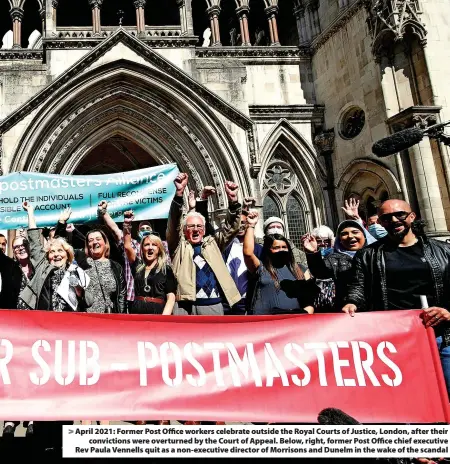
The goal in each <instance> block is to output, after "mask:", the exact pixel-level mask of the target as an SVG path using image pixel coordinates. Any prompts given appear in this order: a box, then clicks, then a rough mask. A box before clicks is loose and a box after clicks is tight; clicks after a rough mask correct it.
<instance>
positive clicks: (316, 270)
mask: <svg viewBox="0 0 450 464" xmlns="http://www.w3.org/2000/svg"><path fill="white" fill-rule="evenodd" d="M306 259H307V260H308V268H309V272H311V274H312V276H313V277H314V278H316V279H333V281H334V284H335V289H336V296H335V298H334V304H333V309H334V310H335V311H340V310H341V309H342V307H343V306H344V305H345V303H344V301H345V297H346V296H347V293H348V286H349V285H350V283H351V282H352V280H353V274H354V273H353V269H352V261H353V258H352V257H351V256H349V255H347V254H345V253H338V252H336V251H333V252H332V253H330V254H329V255H328V256H326V257H324V258H323V257H322V255H321V254H320V251H318V252H316V253H306Z"/></svg>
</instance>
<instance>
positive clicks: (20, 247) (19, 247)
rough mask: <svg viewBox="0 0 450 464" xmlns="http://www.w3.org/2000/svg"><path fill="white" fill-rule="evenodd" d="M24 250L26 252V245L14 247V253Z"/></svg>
mask: <svg viewBox="0 0 450 464" xmlns="http://www.w3.org/2000/svg"><path fill="white" fill-rule="evenodd" d="M22 248H23V249H24V250H26V247H25V245H14V246H13V250H14V251H16V250H19V249H22Z"/></svg>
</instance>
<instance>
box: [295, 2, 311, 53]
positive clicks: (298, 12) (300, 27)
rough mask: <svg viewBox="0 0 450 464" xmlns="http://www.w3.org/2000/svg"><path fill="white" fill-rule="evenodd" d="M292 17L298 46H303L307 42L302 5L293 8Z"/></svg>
mask: <svg viewBox="0 0 450 464" xmlns="http://www.w3.org/2000/svg"><path fill="white" fill-rule="evenodd" d="M294 15H295V20H296V22H297V31H298V41H299V44H304V43H305V42H308V38H307V35H306V25H305V8H303V6H302V5H300V4H297V5H296V6H295V8H294Z"/></svg>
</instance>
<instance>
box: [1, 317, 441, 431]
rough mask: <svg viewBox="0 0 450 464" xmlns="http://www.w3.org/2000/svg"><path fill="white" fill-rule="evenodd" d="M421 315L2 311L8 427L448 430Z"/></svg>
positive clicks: (432, 347) (435, 358) (432, 345)
mask: <svg viewBox="0 0 450 464" xmlns="http://www.w3.org/2000/svg"><path fill="white" fill-rule="evenodd" d="M419 314H420V312H419V311H389V312H375V313H368V314H356V316H355V317H354V318H350V317H349V316H347V315H345V314H329V315H322V314H316V315H313V316H309V315H299V316H267V317H264V316H255V317H228V316H226V317H213V316H203V317H202V316H171V317H163V316H134V315H95V314H72V313H53V312H44V311H1V312H0V324H1V345H0V398H1V399H0V411H1V414H2V417H3V418H6V419H8V420H33V419H34V420H82V419H85V420H100V419H102V420H156V419H167V420H170V419H172V420H176V419H178V420H212V421H216V420H224V421H251V422H313V423H314V422H317V415H318V413H319V412H320V411H321V410H322V409H324V408H327V407H335V408H340V409H342V410H344V411H345V412H347V413H348V414H350V415H352V416H354V417H355V418H357V419H358V420H359V421H360V422H363V423H427V422H428V423H433V422H449V420H448V419H449V416H448V398H447V392H446V388H445V383H444V379H443V374H442V370H441V367H440V361H439V355H438V352H437V348H436V342H435V338H434V333H433V331H432V329H428V330H426V329H425V328H424V327H423V325H422V321H421V319H420V318H419Z"/></svg>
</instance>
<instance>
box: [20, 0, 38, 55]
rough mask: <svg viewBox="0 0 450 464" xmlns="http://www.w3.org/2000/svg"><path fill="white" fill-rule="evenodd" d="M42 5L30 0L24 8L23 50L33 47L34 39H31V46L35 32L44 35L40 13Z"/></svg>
mask: <svg viewBox="0 0 450 464" xmlns="http://www.w3.org/2000/svg"><path fill="white" fill-rule="evenodd" d="M39 10H40V5H39V2H38V1H37V0H28V1H26V2H25V4H24V6H23V20H22V48H28V46H29V45H33V43H34V42H35V41H33V37H34V34H33V37H31V39H32V40H31V42H32V43H31V44H30V43H29V39H30V36H31V34H32V33H33V31H34V30H36V31H38V32H40V33H41V34H42V19H41V15H40V13H39Z"/></svg>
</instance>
